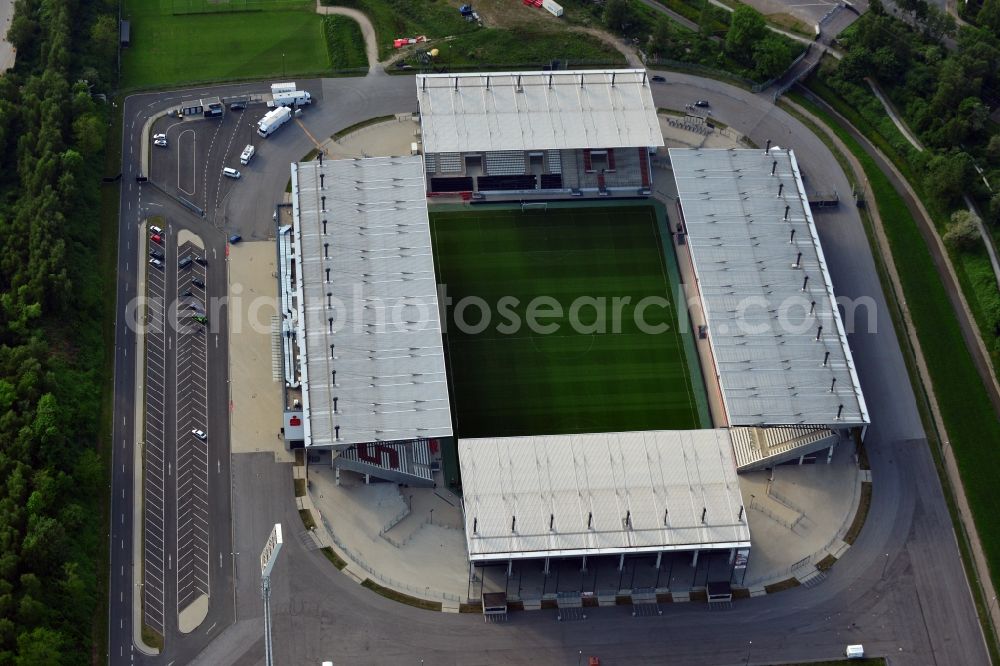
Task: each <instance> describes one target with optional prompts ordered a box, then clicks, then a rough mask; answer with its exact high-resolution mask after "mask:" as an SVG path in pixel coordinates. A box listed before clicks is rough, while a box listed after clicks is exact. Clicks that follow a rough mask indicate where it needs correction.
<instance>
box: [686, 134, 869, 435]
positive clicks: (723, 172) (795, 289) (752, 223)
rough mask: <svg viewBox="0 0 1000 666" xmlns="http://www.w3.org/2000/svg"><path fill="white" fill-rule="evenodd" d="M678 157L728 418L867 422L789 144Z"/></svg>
mask: <svg viewBox="0 0 1000 666" xmlns="http://www.w3.org/2000/svg"><path fill="white" fill-rule="evenodd" d="M670 160H671V162H672V164H673V170H674V178H675V180H676V182H677V191H678V194H679V196H680V203H681V208H682V210H683V213H684V221H685V226H686V230H687V236H688V238H687V247H688V248H690V252H691V256H692V259H693V262H694V266H695V271H696V272H697V275H698V290H699V293H700V295H701V301H702V306H703V308H704V310H705V316H706V320H707V322H708V334H709V341H710V343H711V345H712V352H713V356H714V360H715V366H716V373H717V375H718V377H719V382H720V384H721V387H722V395H723V400H724V402H725V407H726V414H727V415H728V417H729V424H730V425H829V426H831V427H838V426H850V425H861V424H866V423H868V422H869V419H868V411H867V408H866V406H865V401H864V396H863V395H862V392H861V384H860V382H859V381H858V376H857V373H856V371H855V367H854V359H853V357H852V356H851V350H850V347H849V346H848V343H847V335H846V333H845V331H844V325H843V322H842V321H841V318H840V313H839V311H838V310H837V306H836V300H835V297H834V293H833V284H832V281H831V278H830V274H829V272H828V270H827V266H826V259H825V258H824V256H823V249H822V247H821V245H820V242H819V236H818V234H817V231H816V225H815V223H814V221H813V217H812V212H811V211H810V209H809V204H808V200H807V198H806V193H805V188H804V186H803V184H802V178H801V174H800V173H799V169H798V165H797V163H796V161H795V155H794V154H793V153H792V151H789V150H779V149H772V150H770V151H769V152H768V153H765V151H763V150H718V149H716V150H702V149H676V148H672V149H671V150H670ZM772 169H773V171H774V173H773V175H772ZM824 361H825V362H824ZM838 414H839V418H838Z"/></svg>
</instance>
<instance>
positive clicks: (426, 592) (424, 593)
mask: <svg viewBox="0 0 1000 666" xmlns="http://www.w3.org/2000/svg"><path fill="white" fill-rule="evenodd" d="M321 519H322V521H323V528H324V529H325V530H326V533H327V534H329V535H330V538H331V539H332V540H333V542H334V543H335V544H337V547H338V548H339V549H340V550H341V551H342V552H343V553H344V554H345V555H347V557H349V558H350V559H351V561H352V562H354V563H355V564H357V565H358V566H359V567H361V568H362V569H364V570H365V571H367V572H368V574H369V575H370V576H371V577H372V578H373V579H374V580H376V581H378V582H379V583H380V584H383V585H385V586H386V587H390V588H392V589H394V590H397V591H400V592H404V591H405V592H408V593H411V594H413V595H414V596H417V597H420V598H423V599H434V600H437V599H441V600H443V601H454V602H456V603H461V602H462V598H461V597H459V596H458V595H457V594H448V593H447V592H438V591H435V590H431V589H430V588H429V587H425V588H423V589H420V588H417V587H414V586H412V585H409V584H407V583H404V582H402V581H399V580H396V579H395V578H392V577H391V576H386V575H385V574H381V573H379V572H377V571H375V569H374V568H373V567H372V566H371V565H370V564H368V561H367V560H365V558H363V557H361V555H359V554H358V553H357V552H356V551H354V550H352V549H351V548H350V547H349V546H347V545H346V544H345V543H343V542H342V541H341V540H340V539H338V538H337V535H336V534H334V533H333V530H332V529H331V528H330V524H329V523H328V522H327V520H326V517H325V516H321Z"/></svg>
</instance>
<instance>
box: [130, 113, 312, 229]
mask: <svg viewBox="0 0 1000 666" xmlns="http://www.w3.org/2000/svg"><path fill="white" fill-rule="evenodd" d="M266 111H267V108H266V107H265V105H264V104H263V103H260V102H254V103H250V104H248V105H247V108H246V109H245V110H243V111H230V110H228V108H227V110H226V112H225V113H224V114H223V116H222V117H221V118H203V117H201V116H188V117H186V118H178V117H176V116H166V117H163V118H161V119H159V120H158V121H157V122H156V124H155V125H154V127H153V133H154V136H165V137H166V141H165V143H166V145H156V143H151V147H150V150H151V151H152V153H151V159H150V163H149V178H150V179H151V180H152V181H153V182H155V183H156V184H157V185H158V186H159V187H161V188H163V190H164V191H166V192H167V193H168V194H172V195H174V196H178V197H181V198H183V199H186V200H188V201H190V202H192V203H194V204H195V205H197V206H198V207H200V208H202V209H204V211H205V217H206V219H207V220H208V221H209V222H214V223H216V224H218V225H219V226H221V225H222V224H223V223H224V219H222V218H224V215H223V216H222V217H219V218H217V212H218V211H221V210H223V209H224V208H225V203H226V199H227V198H228V197H231V196H235V195H236V194H237V193H238V192H239V190H240V189H241V188H245V187H253V183H252V181H253V180H254V178H253V174H254V170H255V169H260V168H262V166H258V164H259V163H258V160H259V161H260V162H264V161H266V159H262V158H263V155H262V153H263V154H266V152H267V150H266V144H267V142H268V139H263V138H261V137H260V136H258V134H257V132H256V127H257V121H258V120H260V118H261V117H262V116H263V115H264V113H265V112H266ZM295 131H299V132H301V130H300V129H298V128H297V127H295V126H294V124H293V123H288V124H287V126H286V127H283V128H281V130H279V132H278V133H277V134H276V137H280V136H281V133H289V132H295ZM274 138H275V137H272V138H271V139H270V140H273V139H274ZM248 145H252V146H254V148H255V151H256V154H255V155H254V157H253V159H252V160H251V161H250V163H249V164H246V165H244V164H241V163H240V154H241V153H242V152H243V149H244V148H246V146H248ZM263 166H266V165H263ZM226 167H229V168H231V169H235V170H236V171H238V172H239V173H240V178H230V177H227V176H225V175H223V169H225V168H226ZM248 180H249V181H251V182H250V183H247V181H248ZM233 233H240V230H235V231H234V232H233Z"/></svg>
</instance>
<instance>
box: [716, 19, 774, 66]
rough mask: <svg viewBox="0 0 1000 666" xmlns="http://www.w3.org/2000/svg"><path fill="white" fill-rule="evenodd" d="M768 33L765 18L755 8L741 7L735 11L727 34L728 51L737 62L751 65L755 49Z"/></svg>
mask: <svg viewBox="0 0 1000 666" xmlns="http://www.w3.org/2000/svg"><path fill="white" fill-rule="evenodd" d="M766 32H767V26H766V25H765V24H764V17H763V16H761V14H760V12H758V11H757V10H756V9H754V8H753V7H750V6H749V5H742V4H741V5H740V6H739V7H737V8H736V10H735V11H733V15H732V21H731V23H730V24H729V30H728V31H727V32H726V51H727V52H728V53H729V55H731V56H732V57H734V58H736V59H737V60H739V61H741V62H743V63H746V64H749V63H750V62H751V59H752V57H753V47H754V45H755V44H756V43H757V42H758V41H760V40H761V39H762V38H763V37H764V34H765V33H766Z"/></svg>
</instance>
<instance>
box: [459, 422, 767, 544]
mask: <svg viewBox="0 0 1000 666" xmlns="http://www.w3.org/2000/svg"><path fill="white" fill-rule="evenodd" d="M458 459H459V462H460V464H461V468H462V470H461V471H462V495H463V503H464V505H465V538H466V542H467V545H468V550H469V559H470V560H471V561H473V562H485V561H491V560H495V561H500V560H508V559H527V558H538V557H560V556H578V555H611V554H618V553H638V552H659V551H671V550H691V549H695V548H698V549H707V548H735V547H748V546H749V545H750V531H749V528H748V527H747V523H746V515H745V512H743V511H742V508H743V499H742V495H741V494H740V486H739V481H738V480H737V477H736V464H735V462H734V460H733V450H732V443H731V441H730V438H729V432H728V431H727V430H725V429H719V430H683V431H680V430H678V431H645V432H617V433H600V434H587V435H549V436H542V437H530V436H529V437H501V438H487V439H463V440H460V441H459V444H458Z"/></svg>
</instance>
